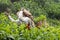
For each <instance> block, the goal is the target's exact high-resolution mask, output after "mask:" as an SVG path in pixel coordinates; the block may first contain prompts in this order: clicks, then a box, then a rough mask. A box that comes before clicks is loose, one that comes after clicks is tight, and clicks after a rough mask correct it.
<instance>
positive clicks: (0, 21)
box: [0, 13, 60, 40]
mask: <svg viewBox="0 0 60 40" xmlns="http://www.w3.org/2000/svg"><path fill="white" fill-rule="evenodd" d="M0 16H1V17H0V40H60V27H52V26H49V27H47V28H45V27H41V28H40V29H38V28H36V27H35V28H32V27H31V30H28V29H25V27H26V26H25V24H22V25H20V26H18V25H17V24H16V23H13V22H11V21H10V20H9V19H8V18H7V16H6V15H5V14H4V13H1V14H0ZM40 18H42V19H44V18H46V17H45V16H44V15H41V16H40Z"/></svg>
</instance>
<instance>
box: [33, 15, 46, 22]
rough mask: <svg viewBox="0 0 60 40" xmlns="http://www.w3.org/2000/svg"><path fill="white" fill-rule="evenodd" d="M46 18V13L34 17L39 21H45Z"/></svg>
mask: <svg viewBox="0 0 60 40" xmlns="http://www.w3.org/2000/svg"><path fill="white" fill-rule="evenodd" d="M45 19H47V18H46V15H40V16H39V17H36V18H34V21H35V22H39V21H43V20H45Z"/></svg>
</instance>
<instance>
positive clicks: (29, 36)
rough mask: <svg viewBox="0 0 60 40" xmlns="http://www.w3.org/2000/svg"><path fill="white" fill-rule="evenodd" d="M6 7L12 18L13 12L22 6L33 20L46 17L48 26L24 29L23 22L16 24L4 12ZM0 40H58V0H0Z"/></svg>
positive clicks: (59, 13)
mask: <svg viewBox="0 0 60 40" xmlns="http://www.w3.org/2000/svg"><path fill="white" fill-rule="evenodd" d="M7 7H8V8H10V9H11V11H10V12H11V14H12V17H13V18H14V19H16V18H15V13H16V12H17V11H18V10H20V9H21V7H24V8H26V9H27V10H29V11H30V12H31V13H32V15H33V16H34V20H35V21H38V20H40V19H43V17H46V20H47V22H48V24H49V26H48V28H45V27H43V26H42V27H41V28H40V29H38V28H36V27H35V28H31V30H27V29H25V24H22V25H20V26H18V25H17V24H16V23H13V22H11V21H10V20H9V19H8V18H7V16H6V15H5V14H4V12H5V11H6V8H7ZM41 15H44V16H41ZM38 17H39V18H38ZM0 40H60V0H0Z"/></svg>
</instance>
